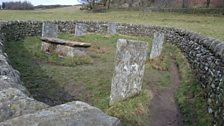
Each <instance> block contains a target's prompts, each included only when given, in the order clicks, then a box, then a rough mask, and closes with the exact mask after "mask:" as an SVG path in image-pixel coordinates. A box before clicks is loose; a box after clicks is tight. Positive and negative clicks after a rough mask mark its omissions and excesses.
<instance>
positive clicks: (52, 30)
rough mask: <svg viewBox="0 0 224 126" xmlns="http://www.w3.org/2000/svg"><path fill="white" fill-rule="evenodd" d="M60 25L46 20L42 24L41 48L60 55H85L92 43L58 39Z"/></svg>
mask: <svg viewBox="0 0 224 126" xmlns="http://www.w3.org/2000/svg"><path fill="white" fill-rule="evenodd" d="M58 33H59V31H58V25H57V24H55V23H51V22H44V23H43V26H42V38H41V41H42V43H41V50H43V51H44V52H47V53H55V54H58V55H59V56H62V57H64V56H68V57H75V56H85V55H86V53H87V48H89V47H90V46H91V44H90V43H81V42H75V41H68V40H63V39H58V38H57V37H58Z"/></svg>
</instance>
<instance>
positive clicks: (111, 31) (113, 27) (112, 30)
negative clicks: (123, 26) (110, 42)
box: [107, 23, 117, 35]
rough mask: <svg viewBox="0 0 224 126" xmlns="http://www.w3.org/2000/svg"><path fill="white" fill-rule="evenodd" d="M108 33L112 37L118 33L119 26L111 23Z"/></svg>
mask: <svg viewBox="0 0 224 126" xmlns="http://www.w3.org/2000/svg"><path fill="white" fill-rule="evenodd" d="M107 32H108V33H109V34H111V35H114V34H116V33H117V25H116V23H109V24H108V29H107Z"/></svg>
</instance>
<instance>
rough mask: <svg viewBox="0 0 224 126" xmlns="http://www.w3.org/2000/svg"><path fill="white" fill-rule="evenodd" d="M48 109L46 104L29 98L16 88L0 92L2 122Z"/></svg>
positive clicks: (0, 118) (0, 117)
mask: <svg viewBox="0 0 224 126" xmlns="http://www.w3.org/2000/svg"><path fill="white" fill-rule="evenodd" d="M46 107H48V106H47V105H46V104H44V103H41V102H38V101H36V100H34V99H32V98H29V97H28V96H27V95H25V94H24V93H23V92H21V91H20V90H18V89H15V88H8V89H5V90H2V91H0V121H5V120H8V119H10V118H14V117H17V116H21V115H23V114H28V113H33V112H35V111H37V110H41V109H43V108H46Z"/></svg>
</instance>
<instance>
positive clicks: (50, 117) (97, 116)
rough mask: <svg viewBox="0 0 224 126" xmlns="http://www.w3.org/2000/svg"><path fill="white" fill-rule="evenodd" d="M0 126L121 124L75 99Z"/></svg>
mask: <svg viewBox="0 0 224 126" xmlns="http://www.w3.org/2000/svg"><path fill="white" fill-rule="evenodd" d="M0 125H1V126H34V125H35V126H121V123H120V121H119V120H118V119H117V118H114V117H110V116H107V115H106V114H104V113H103V112H102V111H101V110H99V109H97V108H95V107H92V106H90V105H88V104H86V103H83V102H80V101H75V102H70V103H67V104H62V105H59V106H55V107H51V108H48V109H45V110H41V111H38V112H36V113H33V114H27V115H23V116H20V117H17V118H14V119H11V120H8V121H5V122H2V123H0Z"/></svg>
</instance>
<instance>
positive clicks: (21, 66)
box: [5, 40, 75, 106]
mask: <svg viewBox="0 0 224 126" xmlns="http://www.w3.org/2000/svg"><path fill="white" fill-rule="evenodd" d="M26 41H27V40H26ZM26 41H25V40H21V41H10V42H7V43H5V51H6V52H7V54H8V56H9V61H10V64H11V65H12V66H13V67H14V68H15V69H17V70H18V71H20V73H21V79H22V81H23V83H24V86H25V87H26V88H27V89H28V90H29V92H30V93H31V95H32V96H33V97H34V98H35V99H36V100H38V101H41V102H44V103H46V104H48V105H50V106H54V105H59V104H63V103H65V102H69V101H74V100H75V99H74V97H73V96H71V95H70V94H68V93H67V92H66V91H65V90H64V88H63V87H61V86H59V84H58V83H57V82H56V81H55V80H53V79H52V77H51V76H49V75H47V74H46V71H45V70H44V69H43V68H42V67H41V66H42V65H44V64H46V62H43V61H42V60H41V58H37V56H36V55H38V54H36V53H33V52H32V51H30V50H32V48H33V46H39V45H40V44H35V43H32V41H31V42H28V43H27V42H26ZM31 44H33V45H32V46H30V45H31ZM39 49H40V48H39Z"/></svg>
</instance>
